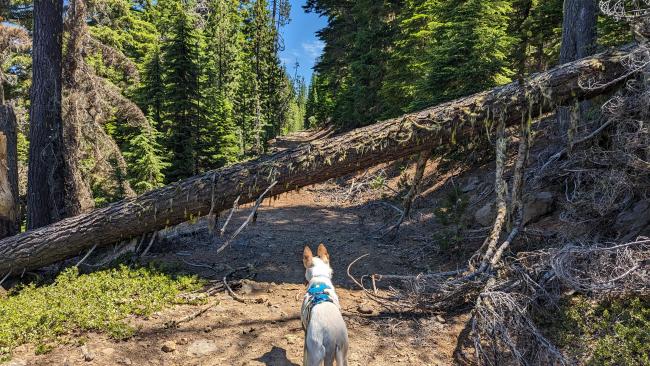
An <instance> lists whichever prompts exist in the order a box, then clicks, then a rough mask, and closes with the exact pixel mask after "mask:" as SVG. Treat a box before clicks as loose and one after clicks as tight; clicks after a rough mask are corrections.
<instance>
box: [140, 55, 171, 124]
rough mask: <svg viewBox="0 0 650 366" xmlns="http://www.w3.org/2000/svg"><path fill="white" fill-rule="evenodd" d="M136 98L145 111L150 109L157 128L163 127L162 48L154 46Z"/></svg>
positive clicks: (146, 63) (151, 117) (152, 120)
mask: <svg viewBox="0 0 650 366" xmlns="http://www.w3.org/2000/svg"><path fill="white" fill-rule="evenodd" d="M136 99H137V100H138V105H139V106H140V108H141V109H142V110H143V111H148V112H149V115H150V119H151V122H152V123H153V126H154V127H155V128H156V129H161V128H162V127H163V123H162V122H163V113H164V110H163V107H164V104H163V103H164V99H165V86H164V85H163V65H162V59H161V57H160V48H159V47H156V48H154V50H153V52H152V53H151V54H150V55H149V57H148V58H147V59H146V61H145V63H144V70H143V72H142V76H141V84H140V88H139V91H138V93H137V97H136Z"/></svg>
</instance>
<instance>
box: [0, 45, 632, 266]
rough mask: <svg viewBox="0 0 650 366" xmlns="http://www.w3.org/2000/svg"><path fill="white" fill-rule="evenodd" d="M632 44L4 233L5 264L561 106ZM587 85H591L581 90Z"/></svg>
mask: <svg viewBox="0 0 650 366" xmlns="http://www.w3.org/2000/svg"><path fill="white" fill-rule="evenodd" d="M634 50H635V48H633V47H628V48H627V49H624V50H619V51H611V52H607V53H603V54H599V55H596V56H593V57H590V58H586V59H582V60H579V61H576V62H572V63H569V64H565V65H562V66H560V67H557V68H555V69H552V70H549V71H548V72H544V73H540V74H536V75H534V76H532V77H531V78H529V79H527V80H526V81H525V82H524V83H511V84H508V85H504V86H501V87H498V88H495V89H492V90H490V91H486V92H482V93H478V94H475V95H472V96H468V97H465V98H462V99H458V100H455V101H451V102H448V103H444V104H441V105H438V106H435V107H431V108H428V109H425V110H423V111H420V112H416V113H412V114H408V115H405V116H402V117H399V118H395V119H391V120H387V121H383V122H379V123H376V124H374V125H370V126H366V127H363V128H359V129H356V130H353V131H350V132H347V133H344V134H341V135H339V136H336V137H333V138H328V139H323V140H319V141H314V142H311V143H308V144H305V145H301V146H299V147H297V148H294V149H290V150H286V151H282V152H279V153H276V154H273V155H271V156H267V157H262V158H260V159H257V160H254V161H250V162H245V163H242V164H237V165H233V166H230V167H226V168H222V169H219V170H215V171H211V172H207V173H205V174H202V175H198V176H195V177H192V178H189V179H185V180H182V181H179V182H177V183H174V184H171V185H168V186H165V187H163V188H160V189H156V190H153V191H150V192H148V193H145V194H143V195H141V196H138V197H134V198H129V199H125V200H122V201H119V202H116V203H113V204H110V205H108V206H106V207H103V208H100V209H96V210H94V211H92V212H89V213H86V214H82V215H79V216H75V217H71V218H67V219H64V220H61V221H59V222H57V223H54V224H51V225H48V226H45V227H42V228H39V229H36V230H32V231H27V232H24V233H21V234H19V235H15V236H13V237H10V238H6V239H4V240H1V241H0V272H2V273H4V272H7V271H9V272H11V271H22V270H25V269H27V270H29V269H35V268H39V267H42V266H45V265H48V264H52V263H55V262H57V261H60V260H63V259H66V258H69V257H74V256H77V255H79V254H81V252H82V251H84V250H86V249H89V248H95V247H101V246H106V245H109V244H112V243H115V242H118V241H121V240H124V239H128V238H132V237H135V236H139V235H142V234H143V233H147V232H152V231H156V230H160V229H163V228H165V227H167V226H170V225H175V224H178V223H181V222H184V221H187V220H190V219H193V218H196V217H199V216H205V215H215V214H217V213H218V212H220V211H222V210H225V209H228V208H230V207H231V206H232V205H233V202H235V201H236V200H237V199H238V198H239V203H246V202H252V201H255V200H256V198H258V197H259V196H260V194H261V193H262V192H264V191H265V190H266V189H267V187H269V186H270V185H272V184H275V186H274V187H273V189H272V190H271V191H270V192H269V195H277V194H280V193H284V192H288V191H292V190H295V189H298V188H300V187H304V186H308V185H311V184H315V183H319V182H322V181H325V180H327V179H330V178H335V177H340V176H343V175H345V174H348V173H352V172H355V171H358V170H360V169H363V168H367V167H371V166H374V165H377V164H380V163H383V162H388V161H393V160H396V159H399V158H402V157H406V156H409V155H412V154H414V153H418V152H420V151H423V150H426V149H430V148H433V147H443V146H453V145H454V144H465V143H468V142H469V141H471V140H472V139H474V138H477V137H480V136H482V135H483V136H484V135H485V134H486V133H489V132H490V130H491V129H492V128H493V123H492V121H495V120H498V121H503V122H504V123H505V124H507V125H514V124H516V123H519V122H520V121H521V120H522V118H535V117H537V116H540V115H542V114H543V113H546V112H548V111H552V110H553V109H554V108H555V107H556V106H557V105H562V104H567V103H569V102H573V101H575V100H582V99H589V98H591V97H594V96H596V95H599V94H602V93H604V92H606V91H608V90H611V89H612V88H613V87H616V86H617V85H619V84H620V83H621V82H622V81H624V80H625V78H626V76H627V75H625V73H626V70H627V69H626V68H625V63H626V62H627V60H628V59H629V57H630V54H631V53H633V52H634ZM584 83H588V84H589V85H590V86H591V87H590V88H583V87H582V85H583V84H584Z"/></svg>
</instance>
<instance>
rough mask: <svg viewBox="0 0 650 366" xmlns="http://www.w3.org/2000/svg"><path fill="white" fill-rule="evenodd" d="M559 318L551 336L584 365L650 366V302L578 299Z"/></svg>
mask: <svg viewBox="0 0 650 366" xmlns="http://www.w3.org/2000/svg"><path fill="white" fill-rule="evenodd" d="M555 315H557V314H555ZM555 315H554V316H552V317H550V319H553V320H552V321H551V326H550V327H549V330H548V333H549V335H550V336H551V338H554V341H555V342H556V343H557V344H558V345H559V346H561V348H562V349H564V351H565V353H566V354H568V355H570V356H571V357H572V358H574V359H576V360H578V362H579V363H580V364H585V365H617V366H623V365H635V366H636V365H650V299H648V298H641V297H629V298H625V299H612V300H608V301H602V302H594V301H591V300H589V299H587V298H586V297H584V296H574V297H572V298H571V299H569V300H566V301H564V302H563V303H562V304H561V306H560V308H559V316H555Z"/></svg>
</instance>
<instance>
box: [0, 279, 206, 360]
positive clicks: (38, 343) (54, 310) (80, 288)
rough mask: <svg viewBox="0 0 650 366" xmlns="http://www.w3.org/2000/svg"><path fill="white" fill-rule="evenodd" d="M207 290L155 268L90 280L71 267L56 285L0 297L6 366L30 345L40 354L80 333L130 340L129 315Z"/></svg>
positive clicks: (1, 354)
mask: <svg viewBox="0 0 650 366" xmlns="http://www.w3.org/2000/svg"><path fill="white" fill-rule="evenodd" d="M202 285H203V284H202V281H200V280H199V279H197V278H196V277H194V276H177V277H173V276H170V275H167V274H164V273H161V272H159V271H157V270H154V269H151V268H137V269H131V268H128V267H126V266H120V267H118V268H113V269H107V270H102V271H98V272H94V273H90V274H84V275H80V274H79V273H78V270H77V268H76V267H72V268H68V269H66V270H65V271H63V272H62V273H60V274H59V275H58V277H57V278H56V280H55V281H54V282H53V283H52V284H49V285H45V286H36V285H34V284H31V285H27V286H24V287H22V288H17V289H13V290H12V291H10V292H9V294H8V295H7V296H6V297H4V298H0V319H1V321H0V361H1V360H3V359H5V360H6V359H8V358H9V357H10V354H11V351H12V349H13V348H15V347H17V346H19V345H21V344H24V343H33V344H34V345H35V347H36V352H37V353H45V352H48V351H49V350H50V349H51V348H52V347H53V345H54V344H56V343H57V342H62V341H64V339H63V338H64V337H63V336H64V335H68V334H71V333H73V332H78V331H99V332H105V333H107V334H108V335H109V336H110V337H112V338H114V339H126V338H129V337H130V336H132V335H133V334H134V332H135V329H134V328H133V327H132V326H130V325H129V324H128V321H127V318H128V317H129V316H132V315H138V316H148V315H150V314H152V313H153V312H155V311H158V310H160V309H162V308H163V307H164V306H167V305H172V304H178V303H185V302H187V300H184V299H182V298H181V297H180V296H179V295H180V294H181V293H183V292H188V291H194V290H197V289H199V288H201V286H202Z"/></svg>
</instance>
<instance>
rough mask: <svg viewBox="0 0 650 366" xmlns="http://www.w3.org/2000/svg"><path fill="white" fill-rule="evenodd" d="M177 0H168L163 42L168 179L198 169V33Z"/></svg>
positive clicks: (199, 120)
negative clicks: (166, 34)
mask: <svg viewBox="0 0 650 366" xmlns="http://www.w3.org/2000/svg"><path fill="white" fill-rule="evenodd" d="M187 8H188V6H183V3H182V2H181V1H179V0H170V4H169V9H170V10H171V12H170V23H171V24H172V25H171V27H170V29H169V31H168V38H167V39H165V40H164V41H163V44H162V47H161V51H162V55H163V62H162V65H163V69H164V74H163V75H164V77H163V82H164V85H165V93H164V100H165V103H164V108H163V109H164V121H163V128H162V132H163V133H164V134H165V145H166V148H167V149H168V151H169V153H170V166H169V168H167V170H166V173H165V176H166V177H167V180H168V181H175V180H178V179H181V178H186V177H189V176H191V175H193V174H196V173H197V172H198V165H197V146H196V145H197V138H198V136H199V133H200V131H199V129H200V122H201V119H202V118H203V115H202V111H201V108H200V105H201V102H200V100H201V91H200V89H199V86H200V85H199V84H200V82H199V77H200V65H199V56H200V39H199V37H200V35H199V34H198V32H197V30H196V28H195V19H194V16H193V15H192V14H191V13H190V12H189V11H188V9H187Z"/></svg>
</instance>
